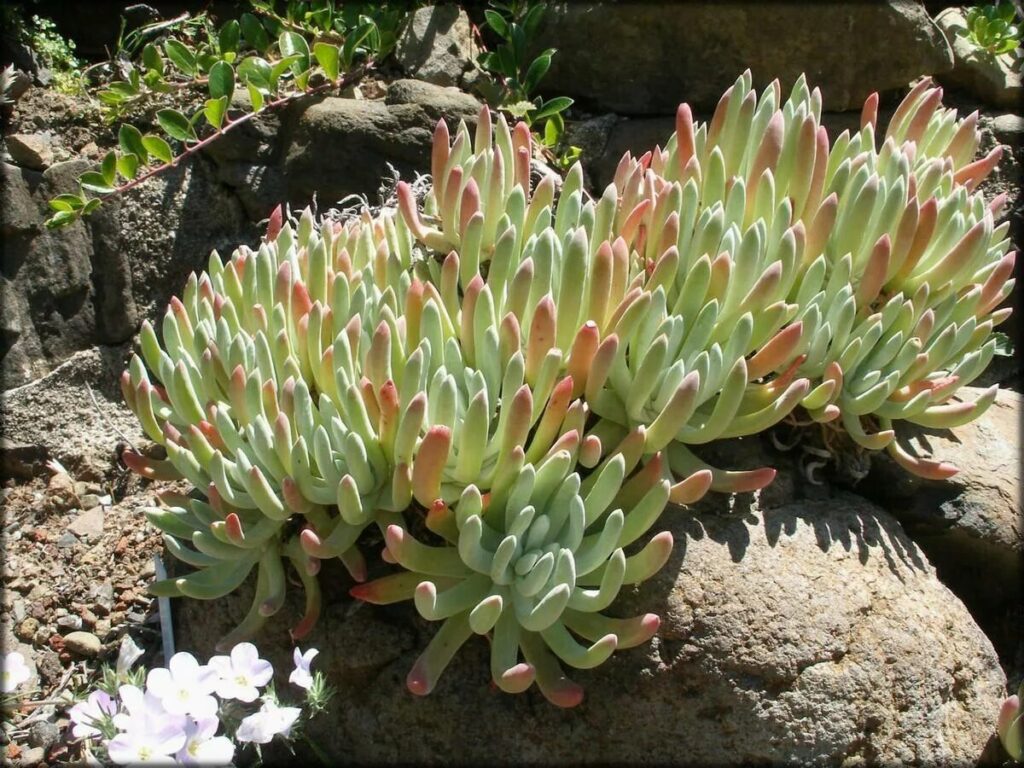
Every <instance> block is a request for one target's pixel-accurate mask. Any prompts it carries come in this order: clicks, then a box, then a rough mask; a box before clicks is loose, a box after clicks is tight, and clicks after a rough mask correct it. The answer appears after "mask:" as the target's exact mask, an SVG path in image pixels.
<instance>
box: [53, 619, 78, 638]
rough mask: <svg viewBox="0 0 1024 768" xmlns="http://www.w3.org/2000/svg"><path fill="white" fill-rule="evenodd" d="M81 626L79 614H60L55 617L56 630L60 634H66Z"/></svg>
mask: <svg viewBox="0 0 1024 768" xmlns="http://www.w3.org/2000/svg"><path fill="white" fill-rule="evenodd" d="M81 628H82V618H81V617H80V616H61V617H60V618H59V619H57V631H58V632H60V633H61V634H62V635H66V634H67V633H68V632H74V631H76V630H79V629H81Z"/></svg>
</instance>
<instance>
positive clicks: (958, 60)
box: [935, 8, 1024, 109]
mask: <svg viewBox="0 0 1024 768" xmlns="http://www.w3.org/2000/svg"><path fill="white" fill-rule="evenodd" d="M935 23H936V25H938V27H939V29H941V30H942V33H943V34H944V35H945V36H946V40H947V41H948V42H949V46H950V48H951V49H952V51H953V61H954V63H953V68H952V69H951V70H949V71H948V72H945V73H943V74H942V76H941V77H940V78H939V79H940V80H941V81H942V83H943V84H946V85H952V86H956V87H958V88H963V89H964V90H966V91H969V92H970V93H971V94H972V95H974V96H976V97H977V98H979V99H981V100H982V101H984V102H985V103H987V104H989V105H991V106H994V107H1003V108H1007V109H1013V108H1015V107H1019V106H1020V104H1021V101H1022V100H1024V82H1022V81H1021V66H1022V65H1024V57H1022V54H1021V51H1020V49H1019V48H1018V49H1017V50H1016V51H1013V52H1010V53H1007V54H1002V55H1000V56H993V55H992V54H990V53H988V52H987V51H983V50H981V49H980V48H978V47H977V46H976V45H974V44H973V43H972V42H971V41H970V39H969V38H968V37H967V19H966V17H965V16H964V11H963V9H962V8H947V9H945V10H944V11H942V13H940V14H939V15H938V16H936V17H935Z"/></svg>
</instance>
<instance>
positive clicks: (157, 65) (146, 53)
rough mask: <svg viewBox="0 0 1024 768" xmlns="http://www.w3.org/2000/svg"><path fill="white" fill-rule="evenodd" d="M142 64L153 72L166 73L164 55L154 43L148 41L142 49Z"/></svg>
mask: <svg viewBox="0 0 1024 768" xmlns="http://www.w3.org/2000/svg"><path fill="white" fill-rule="evenodd" d="M142 64H143V66H145V67H146V69H148V70H149V71H151V72H156V73H157V74H160V75H162V74H163V73H164V60H163V57H162V56H161V55H160V51H158V50H157V47H156V46H155V45H153V44H152V43H146V47H145V48H143V49H142Z"/></svg>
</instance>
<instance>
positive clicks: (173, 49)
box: [164, 40, 196, 77]
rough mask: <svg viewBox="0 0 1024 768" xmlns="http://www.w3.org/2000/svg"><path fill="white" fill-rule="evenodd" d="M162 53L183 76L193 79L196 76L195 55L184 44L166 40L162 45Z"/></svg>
mask: <svg viewBox="0 0 1024 768" xmlns="http://www.w3.org/2000/svg"><path fill="white" fill-rule="evenodd" d="M164 53H166V54H167V58H169V59H170V60H171V61H172V62H173V63H174V66H176V67H177V68H178V69H180V70H181V71H182V73H183V74H185V75H188V76H189V77H194V76H195V74H196V57H195V54H194V53H192V51H191V50H190V49H189V48H188V46H186V45H185V44H184V43H180V42H178V41H177V40H168V41H167V42H165V43H164Z"/></svg>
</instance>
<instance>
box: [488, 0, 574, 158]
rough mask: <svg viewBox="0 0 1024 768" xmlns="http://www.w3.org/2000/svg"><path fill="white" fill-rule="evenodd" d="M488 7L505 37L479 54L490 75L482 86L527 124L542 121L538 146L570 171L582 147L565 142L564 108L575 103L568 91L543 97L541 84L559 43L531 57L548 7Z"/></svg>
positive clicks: (528, 1)
mask: <svg viewBox="0 0 1024 768" xmlns="http://www.w3.org/2000/svg"><path fill="white" fill-rule="evenodd" d="M488 6H489V7H488V8H487V10H485V11H484V23H485V26H486V27H487V29H489V30H490V31H491V32H492V33H493V34H494V35H495V36H496V37H497V38H498V40H499V41H500V42H499V43H498V45H497V46H496V47H495V49H494V50H493V51H484V52H483V53H481V54H480V55H479V56H478V57H477V63H479V65H480V67H481V68H482V69H483V70H484V71H485V72H487V73H488V74H490V76H491V78H490V79H489V80H485V81H483V82H482V83H481V84H480V86H479V88H480V90H481V92H482V93H483V95H484V97H485V98H486V99H487V102H488V103H489V104H490V105H491V106H493V107H496V108H497V109H500V110H502V111H503V112H505V113H506V114H508V115H510V116H511V117H514V118H517V119H522V120H523V121H524V122H525V123H526V124H527V125H528V126H531V127H532V126H534V125H536V126H540V125H543V126H544V128H543V130H542V131H541V132H540V133H538V134H537V139H538V145H539V147H541V149H542V151H543V152H544V154H545V155H546V156H547V157H548V159H549V160H550V161H551V162H552V164H553V165H555V167H557V168H558V169H559V170H562V171H565V170H568V169H569V167H570V166H571V165H572V164H573V163H574V162H575V161H576V160H577V159H578V157H579V154H580V150H579V148H578V147H572V146H568V145H567V144H566V142H565V122H564V119H563V117H562V112H564V111H565V110H566V109H568V108H569V107H570V106H572V103H573V100H572V99H570V98H569V97H568V96H556V97H553V98H550V99H547V100H545V99H543V98H541V97H540V96H536V95H535V94H536V91H537V88H538V87H539V86H540V83H541V81H542V80H543V79H544V76H545V75H546V74H547V72H548V69H550V67H551V59H552V57H553V56H554V55H555V53H556V50H555V49H554V48H548V49H547V50H544V51H542V52H541V53H540V54H538V55H537V56H536V57H534V58H533V59H530V58H529V56H528V51H529V49H530V47H531V43H532V40H533V39H534V38H535V37H536V34H537V31H538V30H539V28H540V24H541V22H542V20H543V18H544V14H545V12H546V11H547V3H546V2H540V1H539V0H509V1H508V2H503V1H502V0H491V2H489V3H488Z"/></svg>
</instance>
